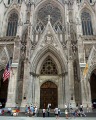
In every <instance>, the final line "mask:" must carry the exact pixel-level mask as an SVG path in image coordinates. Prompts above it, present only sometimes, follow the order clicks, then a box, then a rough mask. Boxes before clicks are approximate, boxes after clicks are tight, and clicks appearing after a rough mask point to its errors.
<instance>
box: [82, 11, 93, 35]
mask: <svg viewBox="0 0 96 120" xmlns="http://www.w3.org/2000/svg"><path fill="white" fill-rule="evenodd" d="M81 21H82V30H83V35H93V29H92V22H91V15H90V14H89V13H88V12H83V13H82V15H81Z"/></svg>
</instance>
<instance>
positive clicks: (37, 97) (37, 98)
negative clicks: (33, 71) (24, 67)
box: [35, 76, 40, 108]
mask: <svg viewBox="0 0 96 120" xmlns="http://www.w3.org/2000/svg"><path fill="white" fill-rule="evenodd" d="M35 104H36V105H37V107H38V108H39V107H40V84H39V77H38V76H36V79H35Z"/></svg>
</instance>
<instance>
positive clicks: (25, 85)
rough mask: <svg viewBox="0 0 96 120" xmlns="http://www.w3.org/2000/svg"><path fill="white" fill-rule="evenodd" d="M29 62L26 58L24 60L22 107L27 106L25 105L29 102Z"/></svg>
mask: <svg viewBox="0 0 96 120" xmlns="http://www.w3.org/2000/svg"><path fill="white" fill-rule="evenodd" d="M29 75H30V73H29V63H28V59H26V58H25V61H24V77H23V92H22V94H23V95H22V103H21V107H25V105H26V104H27V93H28V88H29V86H28V82H29V81H30V80H29Z"/></svg>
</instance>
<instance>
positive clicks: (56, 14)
mask: <svg viewBox="0 0 96 120" xmlns="http://www.w3.org/2000/svg"><path fill="white" fill-rule="evenodd" d="M48 15H50V21H51V24H52V25H54V24H55V23H56V22H57V21H58V20H60V21H61V22H62V17H61V12H60V10H59V9H58V7H57V6H55V5H53V4H51V3H47V4H45V5H44V6H43V7H42V8H41V9H40V10H39V11H38V20H41V21H42V22H43V23H44V24H45V25H46V24H47V22H48Z"/></svg>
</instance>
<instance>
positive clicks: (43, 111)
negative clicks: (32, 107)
mask: <svg viewBox="0 0 96 120" xmlns="http://www.w3.org/2000/svg"><path fill="white" fill-rule="evenodd" d="M42 113H43V118H44V117H45V113H46V110H45V108H43V110H42Z"/></svg>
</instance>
